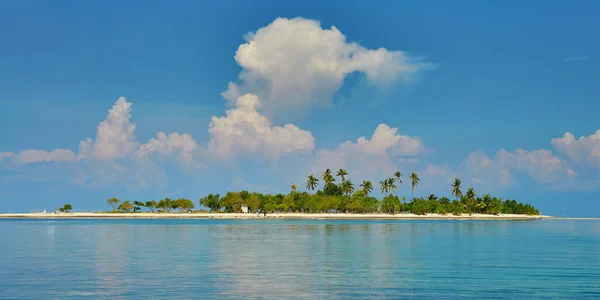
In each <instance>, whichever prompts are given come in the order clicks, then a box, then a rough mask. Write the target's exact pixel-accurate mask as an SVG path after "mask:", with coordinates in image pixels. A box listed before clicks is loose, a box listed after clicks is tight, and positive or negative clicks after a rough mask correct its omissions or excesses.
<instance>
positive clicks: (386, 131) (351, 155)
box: [311, 124, 425, 178]
mask: <svg viewBox="0 0 600 300" xmlns="http://www.w3.org/2000/svg"><path fill="white" fill-rule="evenodd" d="M424 149H425V148H424V147H423V143H422V141H421V139H419V138H418V137H409V136H406V135H401V134H398V128H391V127H389V126H388V125H386V124H380V125H379V126H377V128H376V129H375V132H373V135H372V136H371V139H370V140H368V139H367V138H366V137H359V138H358V139H357V140H356V142H354V143H353V142H351V141H347V142H345V143H342V144H340V145H339V146H338V147H337V148H336V149H334V150H326V149H323V150H320V151H318V152H317V156H316V160H315V163H314V164H313V166H312V167H311V172H312V173H316V172H320V171H322V170H324V169H326V168H330V169H339V168H342V169H346V170H348V172H349V173H352V174H355V175H357V176H359V177H364V178H373V177H375V176H379V175H381V174H388V175H387V176H390V175H391V174H392V173H393V172H395V171H397V170H398V165H397V164H396V163H395V162H394V159H393V158H395V157H398V156H410V155H417V154H420V153H422V152H423V151H424Z"/></svg>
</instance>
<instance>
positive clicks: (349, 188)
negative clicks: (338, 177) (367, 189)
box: [340, 180, 354, 195]
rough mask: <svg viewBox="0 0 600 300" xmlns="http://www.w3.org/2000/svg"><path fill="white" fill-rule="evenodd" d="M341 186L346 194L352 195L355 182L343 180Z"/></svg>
mask: <svg viewBox="0 0 600 300" xmlns="http://www.w3.org/2000/svg"><path fill="white" fill-rule="evenodd" d="M340 188H341V189H342V193H344V194H346V195H350V194H352V192H354V184H353V183H352V181H350V180H346V181H344V182H342V184H341V187H340Z"/></svg>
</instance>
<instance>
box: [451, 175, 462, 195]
mask: <svg viewBox="0 0 600 300" xmlns="http://www.w3.org/2000/svg"><path fill="white" fill-rule="evenodd" d="M461 184H462V182H461V181H460V178H454V182H453V183H452V195H454V196H455V197H456V199H457V200H458V197H460V196H462V191H461V190H460V185H461Z"/></svg>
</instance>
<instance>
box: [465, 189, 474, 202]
mask: <svg viewBox="0 0 600 300" xmlns="http://www.w3.org/2000/svg"><path fill="white" fill-rule="evenodd" d="M465 196H467V199H469V201H470V202H471V204H473V203H474V202H475V197H477V193H475V190H473V188H469V189H468V190H467V194H466V195H465Z"/></svg>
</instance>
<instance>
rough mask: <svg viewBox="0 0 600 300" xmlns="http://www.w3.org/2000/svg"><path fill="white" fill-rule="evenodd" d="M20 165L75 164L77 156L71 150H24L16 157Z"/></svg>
mask: <svg viewBox="0 0 600 300" xmlns="http://www.w3.org/2000/svg"><path fill="white" fill-rule="evenodd" d="M16 158H17V160H18V161H19V162H20V163H23V164H28V163H36V162H75V161H77V160H78V159H77V156H75V153H73V151H71V150H66V149H55V150H52V151H51V152H47V151H44V150H23V151H21V152H19V154H18V155H17V156H16Z"/></svg>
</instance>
